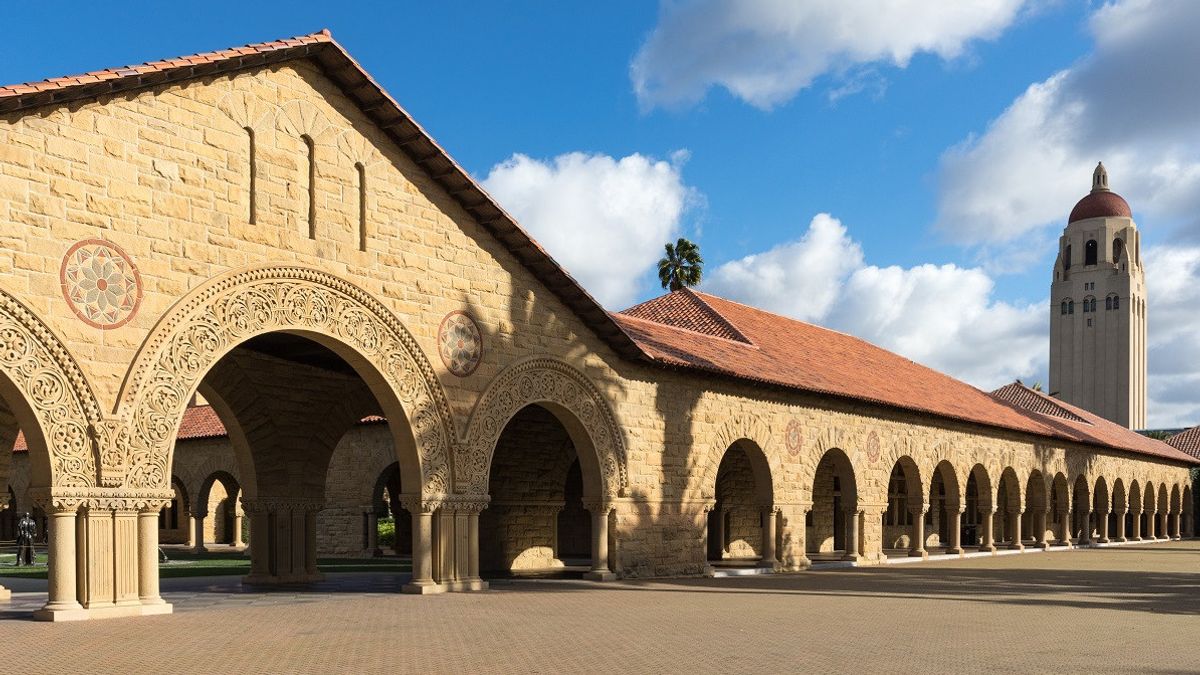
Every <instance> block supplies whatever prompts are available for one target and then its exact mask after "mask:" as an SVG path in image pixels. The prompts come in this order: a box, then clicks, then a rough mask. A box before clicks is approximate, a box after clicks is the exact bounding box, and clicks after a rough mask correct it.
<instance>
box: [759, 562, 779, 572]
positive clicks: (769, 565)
mask: <svg viewBox="0 0 1200 675" xmlns="http://www.w3.org/2000/svg"><path fill="white" fill-rule="evenodd" d="M757 567H758V569H761V570H771V571H772V572H775V571H777V570H779V567H780V565H779V562H778V561H776V560H759V561H758V565H757Z"/></svg>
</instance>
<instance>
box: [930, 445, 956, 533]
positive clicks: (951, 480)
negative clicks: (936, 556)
mask: <svg viewBox="0 0 1200 675" xmlns="http://www.w3.org/2000/svg"><path fill="white" fill-rule="evenodd" d="M963 511H964V506H963V503H962V497H961V493H960V491H959V482H958V476H957V475H956V474H955V472H954V465H953V464H951V463H950V462H949V461H948V460H942V461H940V462H938V463H937V465H936V466H935V467H934V468H933V473H932V476H931V478H930V481H929V513H931V514H932V515H933V523H931V529H932V530H934V531H936V533H937V535H938V545H939V546H940V547H941V548H942V550H943V552H945V553H948V554H950V555H961V554H962V552H963V550H962V513H963Z"/></svg>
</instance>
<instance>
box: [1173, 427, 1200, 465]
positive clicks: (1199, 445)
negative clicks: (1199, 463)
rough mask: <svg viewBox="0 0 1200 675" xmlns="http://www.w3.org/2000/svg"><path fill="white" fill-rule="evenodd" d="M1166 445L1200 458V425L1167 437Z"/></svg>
mask: <svg viewBox="0 0 1200 675" xmlns="http://www.w3.org/2000/svg"><path fill="white" fill-rule="evenodd" d="M1167 445H1169V446H1171V447H1172V448H1175V449H1176V450H1180V451H1182V452H1186V453H1187V454H1189V455H1191V456H1192V457H1195V458H1196V459H1200V427H1192V428H1191V429H1188V430H1186V431H1181V432H1179V433H1177V434H1175V435H1174V436H1172V437H1170V438H1168V439H1167Z"/></svg>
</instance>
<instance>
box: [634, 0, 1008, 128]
mask: <svg viewBox="0 0 1200 675" xmlns="http://www.w3.org/2000/svg"><path fill="white" fill-rule="evenodd" d="M1026 4H1027V0H955V1H954V2H945V1H943V0H893V1H891V2H863V1H861V0H808V1H806V2H797V1H796V0H664V2H663V4H662V6H661V8H660V12H659V20H658V24H657V25H656V26H655V28H654V30H653V32H651V34H650V36H649V37H648V38H647V40H646V42H645V44H643V45H642V47H641V49H640V50H639V51H638V53H637V55H636V56H635V57H634V59H633V63H632V65H631V66H630V76H631V78H632V79H633V85H634V90H635V91H636V92H637V95H638V100H639V101H640V102H641V103H642V105H643V106H645V107H654V106H660V105H661V106H679V105H687V104H692V103H696V102H698V101H700V100H701V99H703V98H704V96H705V94H706V93H707V91H708V90H709V89H710V88H711V87H713V86H721V87H724V88H725V89H727V90H729V91H730V92H731V93H732V94H733V95H734V96H737V97H738V98H740V99H742V100H744V101H746V102H747V103H750V104H751V105H754V106H757V107H759V108H764V109H766V108H771V107H773V106H775V105H778V104H780V103H783V102H785V101H787V100H788V99H790V98H791V97H793V96H794V95H795V94H796V93H797V92H799V91H800V90H801V89H804V88H805V87H808V86H809V85H810V84H812V82H813V80H814V79H816V78H817V77H819V76H821V75H823V74H827V73H832V74H834V75H845V74H847V73H851V74H852V73H853V71H854V70H855V69H856V68H858V67H861V66H869V65H871V64H880V63H882V64H892V65H895V66H899V67H905V66H907V65H908V62H909V60H910V59H911V58H912V57H913V56H914V55H915V54H918V53H922V52H927V53H932V54H936V55H937V56H939V57H941V58H943V59H953V58H955V57H958V56H959V55H960V54H962V53H963V51H964V49H965V48H966V46H967V43H968V42H970V41H971V40H974V39H988V38H993V37H996V36H997V35H999V34H1000V33H1001V32H1002V31H1003V30H1004V29H1005V28H1006V27H1008V26H1009V25H1010V24H1012V22H1013V21H1014V20H1015V19H1016V18H1017V16H1018V14H1019V13H1020V11H1021V9H1022V7H1023V6H1025V5H1026ZM851 79H852V80H853V79H854V78H853V74H852V77H851Z"/></svg>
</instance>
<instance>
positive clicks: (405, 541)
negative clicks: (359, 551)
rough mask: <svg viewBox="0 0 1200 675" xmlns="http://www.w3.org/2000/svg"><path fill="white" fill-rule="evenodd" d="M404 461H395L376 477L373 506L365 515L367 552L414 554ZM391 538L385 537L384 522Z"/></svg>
mask: <svg viewBox="0 0 1200 675" xmlns="http://www.w3.org/2000/svg"><path fill="white" fill-rule="evenodd" d="M400 485H401V482H400V463H399V462H392V463H391V464H389V465H388V466H387V467H386V468H385V469H384V470H383V471H382V472H381V473H380V474H379V477H378V478H376V479H375V487H374V488H373V489H372V490H371V501H370V506H369V507H368V508H367V510H366V511H365V512H364V513H363V514H362V516H363V536H362V548H363V553H364V554H365V555H367V556H382V555H389V554H391V555H397V556H411V555H412V514H411V513H409V512H408V509H406V508H404V502H403V498H402V497H401V494H402V493H401V488H400ZM385 524H386V525H390V530H391V534H390V537H389V539H390V540H389V541H383V537H382V535H383V531H385V529H386V528H385V527H384V525H385Z"/></svg>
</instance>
